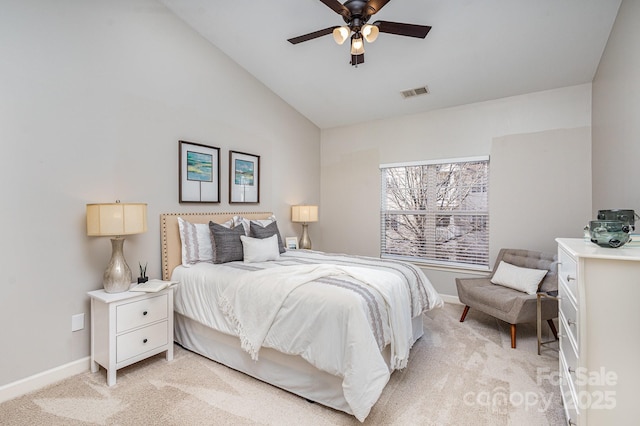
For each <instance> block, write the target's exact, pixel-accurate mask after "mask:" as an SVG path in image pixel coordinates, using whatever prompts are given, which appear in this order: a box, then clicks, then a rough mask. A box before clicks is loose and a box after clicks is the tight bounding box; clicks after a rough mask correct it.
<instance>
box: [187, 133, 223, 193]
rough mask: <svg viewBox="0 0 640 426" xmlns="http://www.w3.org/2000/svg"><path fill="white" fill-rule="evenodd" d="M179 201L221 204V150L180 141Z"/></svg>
mask: <svg viewBox="0 0 640 426" xmlns="http://www.w3.org/2000/svg"><path fill="white" fill-rule="evenodd" d="M178 179H179V182H178V188H179V189H178V201H179V202H180V203H219V202H220V148H217V147H215V146H209V145H203V144H200V143H194V142H187V141H178Z"/></svg>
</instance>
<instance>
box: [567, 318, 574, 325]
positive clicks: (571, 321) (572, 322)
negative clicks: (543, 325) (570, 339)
mask: <svg viewBox="0 0 640 426" xmlns="http://www.w3.org/2000/svg"><path fill="white" fill-rule="evenodd" d="M567 324H569V325H576V322H575V321H573V320H570V319H568V320H567Z"/></svg>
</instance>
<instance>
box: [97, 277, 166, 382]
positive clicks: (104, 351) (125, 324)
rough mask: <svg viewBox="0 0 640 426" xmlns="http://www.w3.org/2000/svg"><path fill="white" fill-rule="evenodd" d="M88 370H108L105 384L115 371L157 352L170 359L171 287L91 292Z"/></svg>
mask: <svg viewBox="0 0 640 426" xmlns="http://www.w3.org/2000/svg"><path fill="white" fill-rule="evenodd" d="M88 294H89V297H91V371H92V372H94V373H95V372H97V371H98V368H99V367H98V365H102V366H103V367H104V368H105V369H106V370H107V384H108V385H109V386H113V385H114V384H115V383H116V371H117V370H118V369H120V368H122V367H126V366H127V365H130V364H133V363H134V362H138V361H141V360H143V359H145V358H148V357H150V356H152V355H155V354H158V353H160V352H166V359H167V361H171V360H172V359H173V288H167V289H164V290H161V291H159V292H157V293H144V292H132V291H125V292H122V293H107V292H105V291H104V290H96V291H90V292H89V293H88Z"/></svg>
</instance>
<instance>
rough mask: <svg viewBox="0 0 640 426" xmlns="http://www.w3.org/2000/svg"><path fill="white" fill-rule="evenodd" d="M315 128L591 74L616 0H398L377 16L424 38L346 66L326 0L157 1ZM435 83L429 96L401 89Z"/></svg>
mask: <svg viewBox="0 0 640 426" xmlns="http://www.w3.org/2000/svg"><path fill="white" fill-rule="evenodd" d="M161 1H162V2H163V3H164V4H165V5H166V6H167V7H168V8H169V9H170V10H171V11H173V12H174V13H175V14H176V15H178V16H179V17H181V18H182V19H183V20H184V21H185V22H186V23H187V24H188V25H189V26H191V27H192V28H194V29H195V30H196V31H198V32H199V33H200V34H202V36H203V37H205V38H206V39H208V40H209V41H210V42H211V43H212V44H214V45H215V46H217V47H218V48H219V49H220V50H222V51H223V52H225V53H226V54H227V55H228V56H229V57H231V58H232V59H233V60H234V61H235V62H237V63H238V64H240V66H242V67H243V68H245V69H246V70H247V71H248V72H249V73H251V74H252V75H253V76H255V77H256V78H257V79H258V80H260V81H261V82H262V83H263V84H265V85H266V86H267V87H269V88H270V89H271V90H272V91H273V92H275V93H276V94H277V95H278V96H280V97H281V98H282V99H284V100H285V101H286V102H288V103H289V104H290V105H291V106H293V107H294V108H295V109H296V110H298V111H299V112H300V113H301V114H303V115H304V116H306V117H307V118H308V119H309V120H311V121H312V122H314V123H315V124H316V125H317V126H318V127H320V128H330V127H335V126H342V125H348V124H353V123H358V122H364V121H370V120H377V119H383V118H388V117H392V116H398V115H406V114H412V113H418V112H424V111H429V110H433V109H438V108H445V107H450V106H456V105H463V104H468V103H473V102H479V101H485V100H491V99H498V98H503V97H507V96H513V95H519V94H524V93H531V92H536V91H541V90H547V89H553V88H558V87H565V86H571V85H576V84H582V83H588V82H591V81H592V80H593V77H594V75H595V72H596V70H597V67H598V63H599V61H600V57H601V56H602V52H603V50H604V48H605V45H606V43H607V39H608V37H609V33H610V32H611V28H612V26H613V23H614V20H615V18H616V14H617V12H618V8H619V6H620V1H621V0H481V1H480V0H391V1H389V3H387V4H386V5H385V6H384V7H383V8H382V10H380V11H379V12H378V13H377V14H375V15H374V16H373V17H372V18H371V20H370V22H374V21H376V20H384V21H395V22H406V23H412V24H420V25H429V26H431V27H432V29H431V31H430V32H429V34H428V35H427V37H426V38H425V39H418V38H411V37H402V36H398V35H393V34H386V33H381V34H380V35H379V37H378V39H377V40H376V41H375V42H374V43H371V44H369V43H365V49H366V53H365V59H366V62H365V63H364V64H362V65H359V66H358V67H353V66H351V65H350V64H349V60H350V54H349V46H348V43H345V44H344V45H342V46H339V45H337V44H336V43H335V42H334V40H333V38H332V37H331V35H327V36H323V37H320V38H316V39H314V40H310V41H306V42H304V43H300V44H297V45H293V44H291V43H289V42H287V39H289V38H292V37H295V36H299V35H302V34H307V33H310V32H312V31H316V30H320V29H323V28H327V27H331V26H334V25H336V26H337V25H342V24H344V21H343V20H342V18H341V16H340V15H338V14H336V13H335V12H334V11H333V10H332V9H330V8H329V7H327V6H326V5H325V4H323V3H322V2H321V1H320V0H272V1H265V0H256V1H246V0H245V1H238V0H235V1H234V0H225V1H211V0H161ZM423 86H428V89H429V94H426V95H421V96H415V97H410V98H406V99H405V98H404V97H403V96H402V95H401V92H402V91H405V90H408V89H413V88H418V87H423Z"/></svg>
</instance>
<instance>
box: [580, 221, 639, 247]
mask: <svg viewBox="0 0 640 426" xmlns="http://www.w3.org/2000/svg"><path fill="white" fill-rule="evenodd" d="M589 229H590V230H591V242H592V243H595V244H597V245H599V246H601V247H613V248H617V247H622V246H623V245H624V244H625V243H627V241H629V229H630V225H629V223H627V222H623V221H621V220H592V221H591V222H589Z"/></svg>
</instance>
